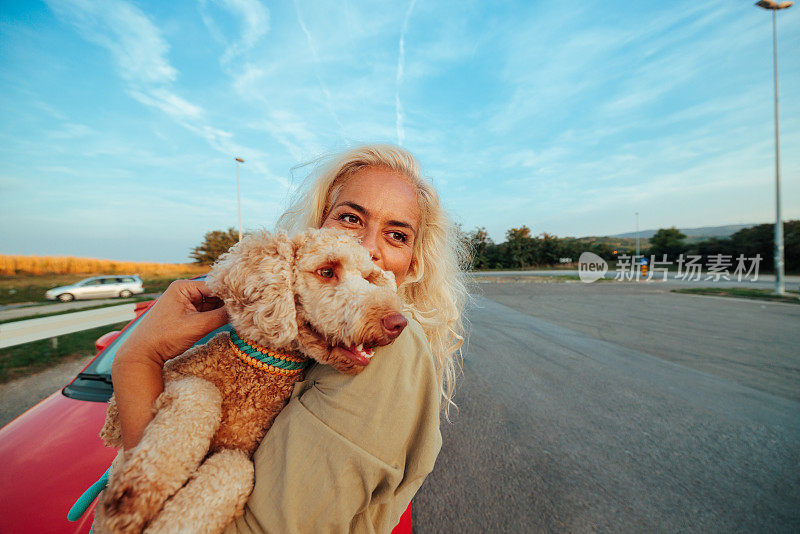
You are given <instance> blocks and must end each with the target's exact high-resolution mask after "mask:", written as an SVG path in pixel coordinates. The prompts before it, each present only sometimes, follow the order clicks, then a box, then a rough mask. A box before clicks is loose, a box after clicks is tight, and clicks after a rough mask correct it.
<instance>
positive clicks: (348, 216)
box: [339, 213, 361, 224]
mask: <svg viewBox="0 0 800 534" xmlns="http://www.w3.org/2000/svg"><path fill="white" fill-rule="evenodd" d="M339 220H340V221H343V222H346V223H350V224H358V223H359V222H361V221H360V220H359V218H358V217H356V216H355V215H353V214H352V213H342V214H341V215H339Z"/></svg>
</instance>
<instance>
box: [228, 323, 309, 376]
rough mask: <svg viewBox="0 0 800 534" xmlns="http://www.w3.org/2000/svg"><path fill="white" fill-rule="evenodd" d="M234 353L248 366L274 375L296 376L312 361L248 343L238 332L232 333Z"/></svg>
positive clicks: (231, 340)
mask: <svg viewBox="0 0 800 534" xmlns="http://www.w3.org/2000/svg"><path fill="white" fill-rule="evenodd" d="M230 336H231V338H230V344H231V348H232V349H233V352H234V353H235V354H236V355H237V356H238V357H239V359H240V360H242V361H243V362H244V363H246V364H247V365H250V366H252V367H255V368H256V369H260V370H262V371H266V372H267V373H271V374H274V375H284V376H295V375H298V374H300V373H302V372H303V370H304V369H305V368H306V367H308V364H309V363H310V361H311V360H309V359H307V358H303V357H299V356H296V355H294V354H290V353H284V352H278V351H274V350H270V349H265V348H264V347H262V346H260V345H257V344H255V343H253V342H248V341H245V340H244V339H242V338H241V337H239V334H237V333H236V330H231V332H230Z"/></svg>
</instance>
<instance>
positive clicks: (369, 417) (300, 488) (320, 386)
mask: <svg viewBox="0 0 800 534" xmlns="http://www.w3.org/2000/svg"><path fill="white" fill-rule="evenodd" d="M439 406H440V404H439V389H438V385H437V379H436V372H435V368H434V363H433V358H432V356H431V353H430V350H429V348H428V344H427V341H426V339H425V335H424V333H423V331H422V327H421V326H420V325H419V323H417V322H416V321H413V320H411V321H409V325H408V327H406V329H405V330H404V331H403V333H402V334H401V335H400V336H399V337H398V338H397V339H396V340H395V341H394V343H392V344H391V345H389V346H387V347H382V348H379V349H377V350H376V351H375V356H374V357H373V359H372V361H371V362H370V364H369V365H368V366H367V367H366V368H365V369H364V371H362V372H361V374H359V375H356V376H348V375H343V374H340V373H337V372H336V371H334V370H333V369H331V368H330V367H328V366H322V365H316V366H314V367H313V368H312V369H311V370H310V371H309V373H308V376H307V378H306V380H305V381H303V382H300V383H298V384H296V385H295V388H294V392H293V394H292V397H291V400H290V401H289V403H288V404H287V406H286V407H285V408H284V409H283V411H282V412H281V413H280V414H279V415H278V417H277V418H276V419H275V423H274V424H273V426H272V428H271V429H270V430H269V432H268V433H267V435H266V437H265V438H264V440H263V441H262V442H261V445H260V446H259V448H258V450H257V451H256V453H255V455H254V458H253V461H254V463H255V471H256V480H255V487H254V489H253V493H252V494H251V495H250V498H249V500H248V502H247V505H246V507H245V511H244V515H243V516H242V517H240V518H238V519H237V520H235V521H234V522H233V523H231V525H229V526H228V528H227V529H226V531H225V532H226V534H233V533H239V534H241V533H251V532H253V533H260V532H390V531H391V529H392V528H393V527H394V526H395V525H396V524H397V522H398V521H399V519H400V515H401V514H402V513H403V511H404V510H405V509H406V507H407V506H408V503H409V502H410V501H411V498H412V497H413V496H414V494H415V493H416V491H417V490H418V489H419V487H420V486H421V485H422V482H423V481H424V479H425V477H426V476H427V474H428V473H430V472H431V470H432V469H433V466H434V462H435V460H436V456H437V455H438V453H439V449H440V448H441V434H440V432H439Z"/></svg>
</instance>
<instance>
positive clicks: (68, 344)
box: [0, 321, 128, 383]
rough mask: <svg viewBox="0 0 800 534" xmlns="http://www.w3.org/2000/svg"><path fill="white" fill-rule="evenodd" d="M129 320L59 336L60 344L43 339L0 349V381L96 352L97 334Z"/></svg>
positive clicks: (118, 328) (113, 328)
mask: <svg viewBox="0 0 800 534" xmlns="http://www.w3.org/2000/svg"><path fill="white" fill-rule="evenodd" d="M126 324H128V322H127V321H125V322H121V323H117V324H111V325H106V326H101V327H98V328H93V329H91V330H84V331H82V332H74V333H72V334H65V335H63V336H58V338H57V339H58V344H57V348H55V349H54V348H53V345H52V342H51V340H49V339H42V340H40V341H34V342H32V343H25V344H24V345H17V346H15V347H8V348H5V349H0V383H5V382H9V381H11V380H14V379H16V378H20V377H23V376H27V375H30V374H33V373H36V372H39V371H43V370H45V369H47V368H49V367H51V366H53V365H57V364H59V363H62V362H65V361H71V360H76V359H78V358H83V357H85V356H91V355H93V354H95V352H96V350H95V348H94V342H95V340H96V339H97V338H99V337H100V336H102V335H103V334H105V333H106V332H111V331H112V330H121V329H122V328H123V327H124V326H125V325H126Z"/></svg>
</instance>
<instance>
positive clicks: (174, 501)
mask: <svg viewBox="0 0 800 534" xmlns="http://www.w3.org/2000/svg"><path fill="white" fill-rule="evenodd" d="M252 490H253V463H252V462H251V461H250V459H249V458H248V457H247V455H246V454H245V453H244V452H242V451H239V450H231V449H226V450H222V451H220V452H218V453H216V454H214V455H212V456H209V457H208V459H206V461H205V462H203V465H201V466H200V467H199V468H198V469H197V471H195V473H194V475H193V476H192V479H191V480H190V481H189V482H188V483H187V484H186V485H185V486H184V487H183V488H181V489H180V490H179V491H178V493H176V494H175V495H174V496H173V497H172V498H171V499H170V500H168V501H167V502H166V503H165V504H164V508H163V509H162V510H161V513H160V514H158V517H156V518H155V519H154V520H153V522H152V523H150V526H149V527H147V529H146V530H145V533H146V534H171V533H173V532H181V533H186V534H196V533H198V534H216V533H218V532H222V530H223V529H224V528H225V526H226V525H227V524H228V523H230V522H231V521H233V519H234V518H236V517H238V516H239V515H241V513H242V511H243V510H244V503H245V502H246V501H247V497H248V496H249V495H250V492H251V491H252Z"/></svg>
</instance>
